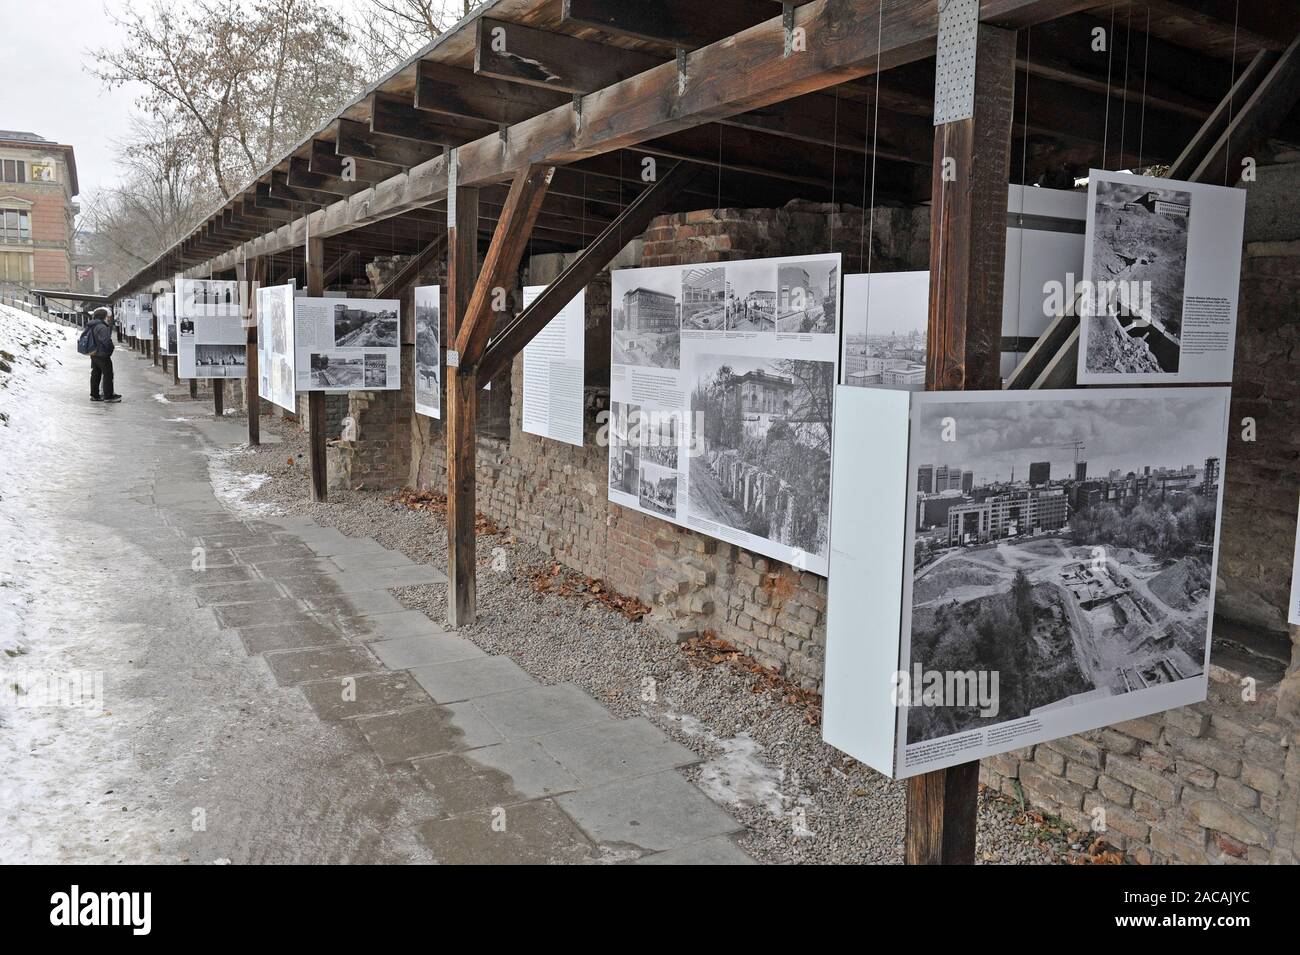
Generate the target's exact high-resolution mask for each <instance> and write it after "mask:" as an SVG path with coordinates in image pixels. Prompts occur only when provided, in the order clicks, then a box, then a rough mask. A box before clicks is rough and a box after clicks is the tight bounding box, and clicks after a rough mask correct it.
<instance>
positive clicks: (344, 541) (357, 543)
mask: <svg viewBox="0 0 1300 955" xmlns="http://www.w3.org/2000/svg"><path fill="white" fill-rule="evenodd" d="M304 544H305V546H307V547H310V548H311V549H312V550H313V551H314V552H315V554H316V556H317V557H338V556H340V555H342V554H351V555H357V554H387V553H390V551H389V550H388V549H387V548H386V547H384V546H383V545H382V544H380V543H379V542H378V541H376V540H372V539H371V538H369V537H347V536H345V535H343V534H340V535H339V536H338V538H337V539H334V538H330V539H328V540H326V539H317V540H310V539H308V540H305V541H304Z"/></svg>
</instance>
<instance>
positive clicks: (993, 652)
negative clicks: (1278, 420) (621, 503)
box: [823, 388, 1229, 778]
mask: <svg viewBox="0 0 1300 955" xmlns="http://www.w3.org/2000/svg"><path fill="white" fill-rule="evenodd" d="M1228 400H1229V390H1228V389H1227V388H1168V389H1099V390H1095V391H1086V392H1081V391H1077V390H1071V391H1013V392H996V391H994V392H965V393H962V392H952V393H942V392H922V393H908V394H903V393H900V392H891V391H887V390H883V389H871V388H840V389H839V392H838V394H837V402H836V405H837V406H836V415H837V419H838V420H837V431H838V434H837V437H838V440H837V441H836V449H835V476H834V487H835V499H834V506H833V510H832V514H833V515H834V526H833V527H832V542H833V544H834V547H833V549H832V551H831V577H830V587H829V594H828V609H827V650H826V688H825V709H824V713H825V716H824V721H823V737H824V738H825V740H826V741H827V742H829V743H831V744H832V745H834V746H836V747H838V748H839V749H841V750H843V751H845V752H847V753H849V754H851V755H853V756H855V757H857V758H859V759H861V760H863V761H864V762H866V763H868V764H869V765H870V766H872V767H873V768H875V769H877V770H880V771H881V772H884V773H887V774H889V775H891V776H894V777H895V778H901V777H905V776H912V775H915V774H917V773H921V772H928V771H930V770H934V769H942V768H944V767H946V766H953V765H956V764H957V763H963V762H968V761H970V760H974V759H981V758H983V757H986V756H992V755H995V754H997V753H1002V752H1006V751H1009V750H1012V749H1018V748H1020V747H1023V746H1029V745H1032V744H1034V743H1039V742H1043V741H1046V740H1051V739H1057V738H1060V737H1064V736H1070V735H1073V734H1075V733H1080V732H1085V731H1087V730H1091V729H1096V728H1098V727H1101V726H1106V725H1109V724H1111V723H1116V722H1121V721H1123V720H1129V719H1135V718H1137V717H1139V716H1144V715H1148V714H1151V713H1156V712H1159V711H1162V710H1166V709H1171V708H1174V707H1178V706H1185V705H1187V704H1189V703H1194V702H1197V701H1199V700H1204V699H1205V697H1206V692H1207V669H1208V666H1209V649H1210V629H1211V621H1212V619H1213V612H1214V580H1215V573H1216V560H1217V554H1218V541H1219V528H1220V515H1221V513H1222V505H1223V471H1222V464H1223V460H1224V455H1225V453H1226V450H1227V438H1228Z"/></svg>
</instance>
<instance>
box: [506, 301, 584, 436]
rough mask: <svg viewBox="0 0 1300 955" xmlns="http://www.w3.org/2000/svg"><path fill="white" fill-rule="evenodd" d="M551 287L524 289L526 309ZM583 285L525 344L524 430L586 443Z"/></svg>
mask: <svg viewBox="0 0 1300 955" xmlns="http://www.w3.org/2000/svg"><path fill="white" fill-rule="evenodd" d="M545 290H546V286H545V285H529V286H525V288H524V308H527V307H528V306H529V305H531V304H532V303H533V301H534V300H535V299H536V298H537V296H539V295H541V294H542V292H544V291H545ZM586 312H587V293H586V290H585V289H584V290H583V291H581V292H579V293H578V294H577V295H576V296H574V298H573V299H572V300H571V301H570V302H569V303H568V304H567V305H565V306H564V308H562V309H560V311H559V313H558V314H557V315H556V316H555V317H554V318H553V319H551V320H550V321H549V322H547V324H546V327H545V328H543V329H542V330H541V331H540V332H538V333H537V334H536V335H534V336H533V339H532V340H531V341H530V342H529V343H528V344H527V345H525V346H524V400H523V420H522V422H521V424H522V427H523V430H524V431H526V432H528V433H529V434H537V435H541V436H542V437H543V438H550V439H552V440H553V441H563V442H565V443H566V444H576V445H578V446H579V447H581V446H582V406H583V394H582V388H583V374H584V371H583V367H584V366H583V356H584V352H583V348H584V341H583V339H584V332H585V324H586Z"/></svg>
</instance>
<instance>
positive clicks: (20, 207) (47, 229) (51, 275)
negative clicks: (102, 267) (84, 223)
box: [0, 130, 78, 295]
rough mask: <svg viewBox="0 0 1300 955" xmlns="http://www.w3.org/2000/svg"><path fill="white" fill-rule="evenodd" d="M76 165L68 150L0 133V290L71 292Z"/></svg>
mask: <svg viewBox="0 0 1300 955" xmlns="http://www.w3.org/2000/svg"><path fill="white" fill-rule="evenodd" d="M77 190H78V186H77V163H76V159H75V158H74V156H73V152H72V147H71V146H62V145H59V144H57V143H54V142H52V141H50V140H48V139H45V138H43V137H41V136H38V135H36V134H35V133H26V132H16V131H13V130H0V289H3V291H4V294H7V295H13V294H15V293H16V292H17V291H18V289H20V288H21V289H30V288H43V289H71V288H73V287H74V285H75V281H76V277H75V274H74V272H73V264H72V260H73V254H74V249H73V236H74V227H73V220H74V219H75V217H76V214H77V207H76V204H75V203H74V202H73V198H74V197H75V196H76V195H77Z"/></svg>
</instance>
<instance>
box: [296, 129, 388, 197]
mask: <svg viewBox="0 0 1300 955" xmlns="http://www.w3.org/2000/svg"><path fill="white" fill-rule="evenodd" d="M335 149H336V144H334V143H332V142H330V141H329V140H328V139H313V140H312V141H311V153H310V156H309V158H308V161H307V168H308V169H309V170H310V171H311V172H314V173H318V174H320V175H323V176H333V177H334V178H335V179H339V180H341V181H343V182H345V183H347V182H360V183H362V184H363V185H365V186H366V187H369V186H373V185H374V184H375V183H377V182H383V181H384V180H385V179H389V178H391V177H392V176H394V175H395V174H396V173H397V172H398V171H399V168H400V167H397V166H392V165H390V164H388V163H378V162H372V161H371V160H369V159H361V158H358V157H356V156H352V157H349V158H351V159H352V160H353V162H352V164H351V172H350V173H349V172H348V170H347V169H346V168H345V165H344V162H343V158H344V157H342V156H340V155H339V154H338V153H337V152H335ZM348 175H351V177H352V178H351V180H348V179H345V178H344V177H345V176H348Z"/></svg>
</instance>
